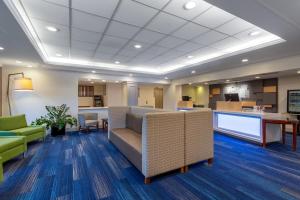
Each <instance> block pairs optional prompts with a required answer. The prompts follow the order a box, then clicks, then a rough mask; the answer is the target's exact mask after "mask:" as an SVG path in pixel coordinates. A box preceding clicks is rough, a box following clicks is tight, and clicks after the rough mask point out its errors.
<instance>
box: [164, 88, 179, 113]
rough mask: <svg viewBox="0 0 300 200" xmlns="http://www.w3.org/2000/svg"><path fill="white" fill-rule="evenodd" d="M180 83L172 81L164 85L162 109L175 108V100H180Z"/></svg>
mask: <svg viewBox="0 0 300 200" xmlns="http://www.w3.org/2000/svg"><path fill="white" fill-rule="evenodd" d="M181 96H182V91H181V85H176V84H174V83H172V84H170V85H166V86H164V109H166V110H176V109H177V102H178V101H180V100H181Z"/></svg>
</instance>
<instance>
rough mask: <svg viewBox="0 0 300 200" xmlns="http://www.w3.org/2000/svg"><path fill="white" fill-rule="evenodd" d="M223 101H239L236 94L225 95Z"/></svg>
mask: <svg viewBox="0 0 300 200" xmlns="http://www.w3.org/2000/svg"><path fill="white" fill-rule="evenodd" d="M224 96H225V101H240V98H239V94H238V93H231V94H225V95H224Z"/></svg>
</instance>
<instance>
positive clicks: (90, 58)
mask: <svg viewBox="0 0 300 200" xmlns="http://www.w3.org/2000/svg"><path fill="white" fill-rule="evenodd" d="M4 1H5V3H6V4H7V6H8V7H9V8H10V10H11V11H12V12H13V14H14V16H16V19H17V20H18V22H19V23H20V25H21V26H22V28H23V30H24V31H25V32H26V34H27V35H28V36H29V37H30V40H31V41H32V42H33V46H34V47H35V48H36V49H37V51H38V52H39V54H40V55H41V57H42V59H43V60H44V62H46V63H50V64H59V65H68V66H74V67H86V66H89V67H90V66H93V67H94V68H99V69H111V70H121V71H124V70H125V71H126V72H129V71H130V72H139V73H151V74H158V75H162V74H166V73H170V72H172V71H176V70H181V69H185V68H188V67H192V66H196V65H198V66H200V65H201V64H203V63H206V62H211V61H213V60H217V59H220V58H224V57H229V56H232V55H236V54H239V53H245V52H247V51H251V50H255V49H258V48H262V47H266V46H270V45H274V44H277V43H280V42H284V40H283V39H281V38H280V37H278V36H276V35H274V34H272V33H270V32H268V31H266V30H264V29H263V28H261V27H258V26H256V25H254V24H252V23H249V22H247V21H246V20H245V19H241V18H239V17H237V16H235V15H233V14H231V13H228V12H227V11H224V10H222V9H221V8H218V7H216V6H213V5H211V4H210V3H208V2H206V1H203V0H193V2H195V7H194V8H192V7H190V8H187V7H186V6H185V4H186V3H187V2H188V0H184V1H182V0H159V1H158V0H122V1H119V0H84V1H83V0H72V1H68V0H43V1H42V0H4ZM70 3H71V4H70ZM69 16H71V18H69ZM70 42H71V43H70ZM134 46H136V47H134ZM188 55H190V56H189V57H188ZM70 56H71V57H70ZM191 56H192V57H191ZM116 61H118V62H116ZM119 62H120V63H119ZM130 64H132V65H135V66H131V65H130Z"/></svg>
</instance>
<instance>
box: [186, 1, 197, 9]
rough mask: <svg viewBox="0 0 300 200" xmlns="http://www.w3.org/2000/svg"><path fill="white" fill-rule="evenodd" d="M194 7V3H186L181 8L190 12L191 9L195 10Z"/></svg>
mask: <svg viewBox="0 0 300 200" xmlns="http://www.w3.org/2000/svg"><path fill="white" fill-rule="evenodd" d="M195 7H196V2H194V1H188V2H186V3H185V4H184V5H183V8H184V9H185V10H191V9H193V8H195Z"/></svg>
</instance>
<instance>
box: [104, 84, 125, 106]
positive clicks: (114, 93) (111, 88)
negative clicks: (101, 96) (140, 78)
mask: <svg viewBox="0 0 300 200" xmlns="http://www.w3.org/2000/svg"><path fill="white" fill-rule="evenodd" d="M122 89H123V88H122V84H120V83H107V84H106V97H107V106H122V105H123V96H122V93H123V90H122Z"/></svg>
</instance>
